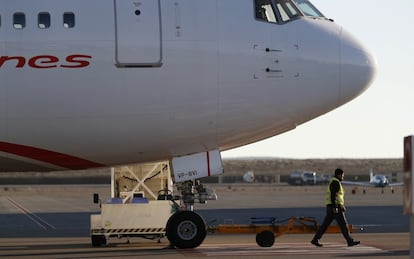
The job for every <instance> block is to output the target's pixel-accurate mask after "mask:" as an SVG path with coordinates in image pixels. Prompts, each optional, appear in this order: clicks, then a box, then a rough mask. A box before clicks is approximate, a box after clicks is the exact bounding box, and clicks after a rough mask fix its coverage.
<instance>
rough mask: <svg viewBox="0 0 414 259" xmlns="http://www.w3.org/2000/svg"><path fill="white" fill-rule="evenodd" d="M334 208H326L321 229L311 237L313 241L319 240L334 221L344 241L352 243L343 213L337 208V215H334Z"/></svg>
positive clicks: (329, 206) (330, 206)
mask: <svg viewBox="0 0 414 259" xmlns="http://www.w3.org/2000/svg"><path fill="white" fill-rule="evenodd" d="M333 209H334V206H332V205H328V206H326V216H325V219H324V220H323V222H322V225H321V227H320V228H319V229H318V231H317V232H316V234H315V236H314V237H313V239H314V240H318V239H321V237H322V235H323V234H324V233H325V231H326V229H327V228H328V226H329V225H330V224H331V223H332V221H333V220H334V219H335V220H336V222H337V223H338V226H339V227H340V228H341V232H342V235H343V236H344V238H345V239H346V241H347V242H348V243H349V242H352V241H353V239H352V237H351V236H350V235H349V231H348V226H347V221H346V218H345V213H344V211H342V210H341V209H340V208H339V211H338V213H334V210H333Z"/></svg>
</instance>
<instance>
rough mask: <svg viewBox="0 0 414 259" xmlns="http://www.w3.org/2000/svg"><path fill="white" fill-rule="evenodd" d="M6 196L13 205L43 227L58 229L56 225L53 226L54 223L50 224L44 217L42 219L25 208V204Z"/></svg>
mask: <svg viewBox="0 0 414 259" xmlns="http://www.w3.org/2000/svg"><path fill="white" fill-rule="evenodd" d="M6 198H7V200H8V201H9V202H10V204H11V205H13V207H15V208H16V209H18V210H20V211H21V212H22V213H23V214H24V215H26V217H28V218H29V219H30V220H32V221H33V222H34V223H36V224H37V225H38V226H40V227H41V228H43V229H45V230H47V229H48V228H50V229H54V230H56V228H55V226H53V225H52V224H49V223H48V222H46V221H45V220H44V219H42V218H41V217H39V216H37V215H36V214H34V213H33V212H31V211H30V210H29V209H27V208H25V207H24V206H23V205H21V204H20V203H18V202H17V201H15V200H13V199H12V198H10V197H6Z"/></svg>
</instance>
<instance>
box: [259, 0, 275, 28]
mask: <svg viewBox="0 0 414 259" xmlns="http://www.w3.org/2000/svg"><path fill="white" fill-rule="evenodd" d="M255 2H256V3H255V5H256V19H258V20H262V21H265V22H271V23H276V22H277V19H276V15H275V12H274V10H273V6H272V1H271V0H256V1H255Z"/></svg>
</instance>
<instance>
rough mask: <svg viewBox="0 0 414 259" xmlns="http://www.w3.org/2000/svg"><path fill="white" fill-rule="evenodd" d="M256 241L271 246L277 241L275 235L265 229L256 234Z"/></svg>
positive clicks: (263, 245) (262, 245)
mask: <svg viewBox="0 0 414 259" xmlns="http://www.w3.org/2000/svg"><path fill="white" fill-rule="evenodd" d="M256 243H257V244H258V245H259V246H261V247H271V246H273V244H274V243H275V235H273V233H272V232H271V231H268V230H265V231H262V232H260V233H259V234H257V235H256Z"/></svg>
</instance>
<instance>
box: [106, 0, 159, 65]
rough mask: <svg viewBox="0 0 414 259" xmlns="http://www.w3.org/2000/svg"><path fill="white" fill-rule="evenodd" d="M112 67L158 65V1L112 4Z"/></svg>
mask: <svg viewBox="0 0 414 259" xmlns="http://www.w3.org/2000/svg"><path fill="white" fill-rule="evenodd" d="M114 5H115V37H116V56H115V59H116V65H117V66H118V67H159V66H161V65H162V50H161V10H160V1H159V0H114Z"/></svg>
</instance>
